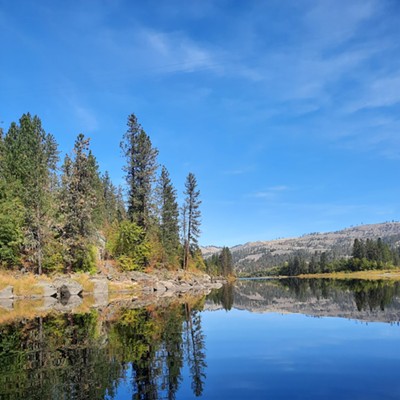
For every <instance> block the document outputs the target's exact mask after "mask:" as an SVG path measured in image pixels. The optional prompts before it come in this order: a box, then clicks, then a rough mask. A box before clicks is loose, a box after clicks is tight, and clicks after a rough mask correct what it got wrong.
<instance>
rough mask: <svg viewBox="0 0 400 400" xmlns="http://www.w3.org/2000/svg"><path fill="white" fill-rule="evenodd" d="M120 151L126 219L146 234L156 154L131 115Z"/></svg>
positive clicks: (149, 223)
mask: <svg viewBox="0 0 400 400" xmlns="http://www.w3.org/2000/svg"><path fill="white" fill-rule="evenodd" d="M121 148H122V150H123V152H124V154H125V157H126V159H127V165H126V167H125V171H126V180H127V183H128V217H129V219H130V220H131V222H135V223H136V224H137V225H139V226H140V227H141V228H143V229H144V230H145V232H147V231H148V229H149V227H150V225H151V216H152V210H153V202H152V185H153V183H154V181H155V172H156V169H157V162H156V159H157V155H158V150H157V149H155V148H153V147H152V144H151V141H150V138H149V136H148V135H147V134H146V132H145V131H144V130H143V128H142V126H141V125H140V124H139V122H138V120H137V118H136V116H135V114H131V115H130V116H129V117H128V130H127V131H126V133H125V135H124V137H123V140H122V142H121Z"/></svg>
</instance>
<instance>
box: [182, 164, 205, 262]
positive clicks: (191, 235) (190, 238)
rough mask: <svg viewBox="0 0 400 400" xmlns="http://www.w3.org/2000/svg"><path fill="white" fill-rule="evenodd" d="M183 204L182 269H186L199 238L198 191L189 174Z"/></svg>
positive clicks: (192, 176)
mask: <svg viewBox="0 0 400 400" xmlns="http://www.w3.org/2000/svg"><path fill="white" fill-rule="evenodd" d="M185 189H186V190H185V192H184V194H185V195H186V198H185V204H184V206H183V230H184V260H183V267H184V268H185V269H187V267H188V262H189V253H190V251H192V253H193V252H194V251H195V250H196V248H197V240H198V237H199V236H200V224H201V212H200V209H199V207H200V204H201V200H200V199H199V197H200V191H199V190H198V189H197V180H196V177H195V176H194V174H192V173H191V172H190V173H189V175H188V176H187V178H186V182H185Z"/></svg>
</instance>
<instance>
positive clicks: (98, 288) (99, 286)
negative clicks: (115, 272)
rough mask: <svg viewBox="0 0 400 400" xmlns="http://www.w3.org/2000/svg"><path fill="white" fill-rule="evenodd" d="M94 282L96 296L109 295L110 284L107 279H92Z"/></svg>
mask: <svg viewBox="0 0 400 400" xmlns="http://www.w3.org/2000/svg"><path fill="white" fill-rule="evenodd" d="M91 281H92V282H93V285H94V287H93V293H94V295H96V294H104V295H107V294H108V283H107V280H106V279H96V278H95V279H91Z"/></svg>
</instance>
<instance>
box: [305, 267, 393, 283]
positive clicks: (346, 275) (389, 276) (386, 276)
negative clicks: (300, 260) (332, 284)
mask: <svg viewBox="0 0 400 400" xmlns="http://www.w3.org/2000/svg"><path fill="white" fill-rule="evenodd" d="M297 278H330V279H367V280H382V279H383V280H392V281H400V268H396V269H387V270H370V271H356V272H331V273H325V274H303V275H298V276H297Z"/></svg>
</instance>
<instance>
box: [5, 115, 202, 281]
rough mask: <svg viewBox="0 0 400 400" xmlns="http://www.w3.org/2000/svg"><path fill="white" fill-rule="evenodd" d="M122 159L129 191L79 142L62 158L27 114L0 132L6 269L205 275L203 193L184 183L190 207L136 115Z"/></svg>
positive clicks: (193, 180)
mask: <svg viewBox="0 0 400 400" xmlns="http://www.w3.org/2000/svg"><path fill="white" fill-rule="evenodd" d="M121 149H122V153H123V155H124V157H125V165H124V172H125V177H126V185H125V186H124V187H120V186H116V185H114V184H113V182H112V180H111V178H110V175H109V173H108V172H101V170H100V167H99V165H98V162H97V160H96V157H95V155H94V154H93V152H92V150H91V146H90V139H89V138H87V137H85V136H84V135H83V134H79V135H78V136H77V137H76V140H75V143H74V144H73V148H72V151H71V152H70V153H69V154H67V155H65V157H64V158H63V159H61V157H60V151H59V150H58V145H57V142H56V139H55V137H54V136H53V135H52V134H50V133H47V132H46V131H45V129H44V127H43V126H42V122H41V120H40V118H39V117H37V116H32V115H30V114H29V113H27V114H24V115H22V117H21V118H20V119H19V121H18V122H13V123H11V125H10V127H9V129H8V130H7V131H6V132H5V131H3V130H0V266H1V267H3V268H6V269H23V270H25V271H30V272H34V273H39V274H42V273H52V272H76V271H88V272H95V271H96V270H97V269H98V268H99V266H100V265H101V263H102V262H104V261H107V262H108V263H110V264H113V265H116V266H118V267H119V268H120V269H122V270H128V271H132V270H143V269H145V268H147V267H150V268H153V267H154V268H159V267H167V268H170V269H178V268H185V269H188V268H197V269H202V270H204V269H205V264H204V261H203V258H202V256H201V252H200V250H199V247H198V243H197V240H198V237H199V235H200V225H201V211H200V204H201V200H200V191H199V189H198V184H197V180H196V177H195V175H194V174H193V173H189V174H188V175H187V179H186V182H185V192H184V195H185V197H184V202H183V204H182V205H179V204H178V200H177V191H176V189H175V188H174V185H173V183H172V181H171V178H170V175H169V172H168V170H167V168H166V167H165V166H160V165H159V164H158V162H157V156H158V150H157V149H156V148H155V147H154V146H153V144H152V142H151V140H150V137H149V136H148V134H147V133H146V132H145V130H144V129H143V127H142V126H141V124H140V123H139V121H138V119H137V117H136V116H135V114H131V115H129V117H128V121H127V130H126V132H125V133H124V134H123V136H122V140H121Z"/></svg>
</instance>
